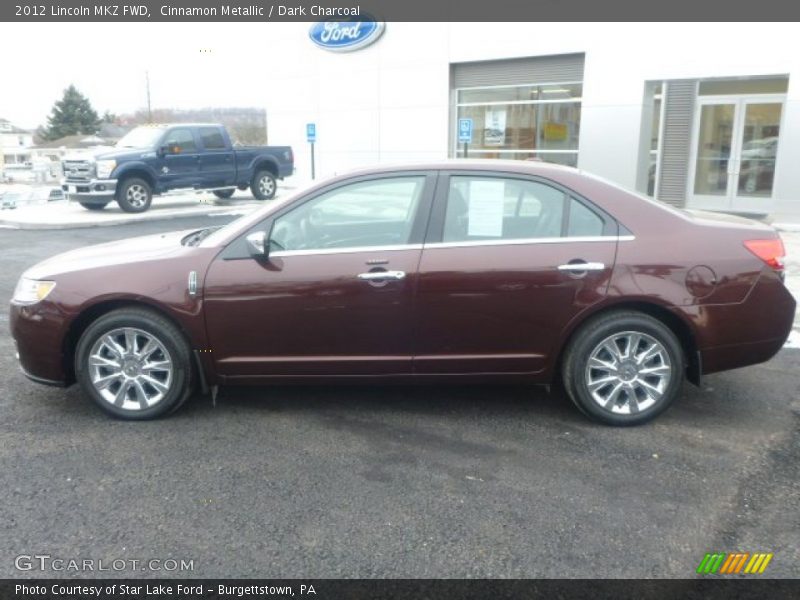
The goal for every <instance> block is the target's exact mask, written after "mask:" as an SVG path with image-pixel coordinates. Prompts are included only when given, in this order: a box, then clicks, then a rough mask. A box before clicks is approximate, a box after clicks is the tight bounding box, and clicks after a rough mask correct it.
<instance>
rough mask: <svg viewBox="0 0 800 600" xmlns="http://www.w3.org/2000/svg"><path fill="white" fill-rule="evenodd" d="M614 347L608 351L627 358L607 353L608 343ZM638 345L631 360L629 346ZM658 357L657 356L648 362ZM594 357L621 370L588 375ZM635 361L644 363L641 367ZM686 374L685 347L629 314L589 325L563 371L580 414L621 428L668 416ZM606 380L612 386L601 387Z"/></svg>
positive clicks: (652, 322) (658, 325)
mask: <svg viewBox="0 0 800 600" xmlns="http://www.w3.org/2000/svg"><path fill="white" fill-rule="evenodd" d="M637 335H638V336H639V338H637V337H636V336H637ZM637 339H638V340H639V341H635V340H637ZM609 341H610V344H609V345H608V346H606V348H611V349H612V350H613V349H616V351H617V354H618V355H625V354H627V355H628V356H624V357H623V358H622V359H620V360H615V359H614V357H613V356H612V352H611V351H610V350H608V349H605V350H604V349H603V344H604V342H609ZM634 343H635V344H636V346H635V348H634V350H633V356H634V357H633V358H631V357H630V354H631V351H630V348H629V346H631V345H633V344H634ZM623 349H624V350H623ZM655 351H658V352H657V354H654V355H653V356H652V357H651V358H646V357H647V355H648V353H650V352H655ZM593 354H594V355H595V358H599V359H600V360H601V361H603V362H606V363H607V364H614V365H616V366H617V367H619V370H618V371H617V370H613V371H612V370H609V369H605V368H604V367H602V366H599V367H597V368H594V367H593V368H591V369H589V360H590V358H591V357H592V355H593ZM636 357H639V358H641V359H642V360H643V362H642V363H641V364H637V363H638V361H637V360H635V358H636ZM592 364H593V365H596V364H600V363H598V362H597V361H593V362H592ZM685 372H686V360H685V357H684V353H683V350H682V348H681V344H680V342H679V341H678V338H677V337H676V336H675V334H674V333H673V332H672V331H671V330H670V329H669V327H667V326H666V325H664V323H662V322H661V321H659V320H658V319H655V318H653V317H651V316H649V315H646V314H644V313H640V312H636V311H627V310H626V311H615V312H611V313H607V314H604V315H601V316H599V317H597V318H595V319H592V320H590V321H589V322H587V323H586V324H584V325H583V326H582V327H581V328H580V329H579V330H578V332H577V333H576V334H575V336H574V337H573V339H572V340H571V341H570V343H569V346H568V347H567V350H566V352H565V354H564V360H563V365H562V379H563V382H564V387H565V389H566V392H567V395H568V396H569V397H570V399H571V400H572V401H573V402H574V403H575V405H576V406H577V407H578V408H579V409H580V410H581V412H583V413H584V414H585V415H587V416H588V417H590V418H592V419H594V420H596V421H600V422H602V423H606V424H608V425H618V426H626V425H640V424H642V423H646V422H647V421H650V420H652V419H654V418H655V417H657V416H658V415H660V414H661V413H662V412H664V411H665V410H666V409H667V408H668V407H669V405H670V404H672V402H673V401H674V400H675V398H676V397H677V395H678V392H679V391H680V388H681V385H682V383H683V379H684V377H685ZM590 379H591V380H593V381H592V383H593V386H594V390H593V391H590V385H589V384H590V381H589V380H590ZM604 379H609V382H608V383H602V382H603V380H604ZM615 390H616V391H615ZM658 394H660V395H658ZM602 401H605V402H606V404H605V406H602V405H601V403H602ZM640 407H644V408H640ZM632 408H636V410H632Z"/></svg>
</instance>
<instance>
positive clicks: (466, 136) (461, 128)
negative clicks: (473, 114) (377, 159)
mask: <svg viewBox="0 0 800 600" xmlns="http://www.w3.org/2000/svg"><path fill="white" fill-rule="evenodd" d="M458 141H459V143H461V142H466V143H467V144H471V143H472V119H459V120H458Z"/></svg>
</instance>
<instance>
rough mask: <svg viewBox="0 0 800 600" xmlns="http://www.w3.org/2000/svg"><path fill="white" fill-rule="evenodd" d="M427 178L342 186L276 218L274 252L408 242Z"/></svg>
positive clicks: (387, 180)
mask: <svg viewBox="0 0 800 600" xmlns="http://www.w3.org/2000/svg"><path fill="white" fill-rule="evenodd" d="M424 186H425V178H424V177H421V176H418V177H417V176H415V177H394V178H391V179H379V180H371V181H362V182H359V183H353V184H349V185H345V186H342V187H340V188H337V189H335V190H332V191H330V192H327V193H326V194H323V195H321V196H319V197H317V198H314V199H313V200H310V201H308V202H305V203H304V204H302V205H301V206H299V207H298V208H296V209H294V210H292V211H290V212H288V213H286V214H285V215H282V216H280V217H278V218H277V219H276V220H275V224H274V225H273V227H272V233H271V234H270V243H271V245H272V249H273V250H321V249H327V248H357V247H361V246H390V245H397V244H407V243H408V242H409V238H410V236H411V227H412V225H413V223H414V217H415V215H416V211H417V206H418V205H419V199H420V196H421V195H422V190H423V188H424Z"/></svg>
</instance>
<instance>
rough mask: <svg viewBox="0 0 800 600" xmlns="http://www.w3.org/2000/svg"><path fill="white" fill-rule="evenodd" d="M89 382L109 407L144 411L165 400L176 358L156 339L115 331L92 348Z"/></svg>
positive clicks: (142, 333)
mask: <svg viewBox="0 0 800 600" xmlns="http://www.w3.org/2000/svg"><path fill="white" fill-rule="evenodd" d="M88 363H89V364H88V367H89V378H90V380H91V382H92V385H93V386H94V388H95V390H97V392H98V393H99V394H100V396H101V397H102V398H103V399H104V400H105V401H106V402H108V403H109V404H113V405H114V406H116V407H117V408H121V409H123V410H130V411H135V410H144V409H147V408H151V407H153V406H155V405H156V404H158V403H159V402H160V401H161V400H163V398H164V396H165V395H166V393H167V392H168V391H169V389H170V385H171V384H172V376H173V364H172V358H171V357H170V355H169V352H168V351H167V349H166V347H165V346H164V344H162V343H161V342H160V341H159V340H158V339H157V338H156V337H155V336H154V335H152V334H150V333H148V332H146V331H143V330H141V329H136V328H134V327H122V328H120V329H113V330H112V331H109V332H108V333H106V334H105V335H103V336H102V337H100V338H99V339H98V340H97V341H96V342H95V343H94V346H92V349H91V352H90V353H89V358H88Z"/></svg>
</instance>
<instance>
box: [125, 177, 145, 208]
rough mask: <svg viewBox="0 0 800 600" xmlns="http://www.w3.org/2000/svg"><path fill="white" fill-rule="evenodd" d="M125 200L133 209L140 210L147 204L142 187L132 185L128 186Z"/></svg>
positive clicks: (135, 184)
mask: <svg viewBox="0 0 800 600" xmlns="http://www.w3.org/2000/svg"><path fill="white" fill-rule="evenodd" d="M125 198H126V199H127V200H128V204H130V205H131V206H133V207H134V208H142V207H143V206H144V205H145V204H146V203H147V190H146V189H145V188H144V186H143V185H139V184H138V183H134V184H132V185H130V186H128V189H127V190H126V192H125Z"/></svg>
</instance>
